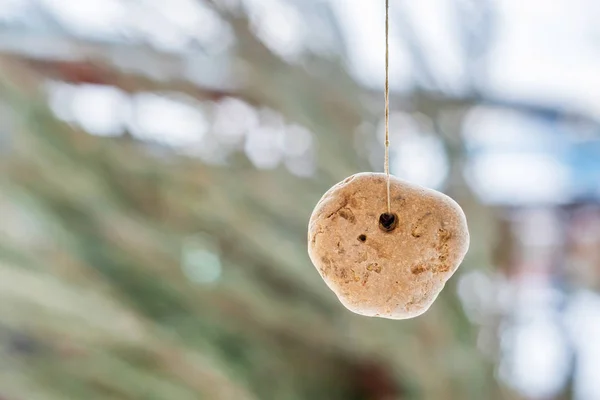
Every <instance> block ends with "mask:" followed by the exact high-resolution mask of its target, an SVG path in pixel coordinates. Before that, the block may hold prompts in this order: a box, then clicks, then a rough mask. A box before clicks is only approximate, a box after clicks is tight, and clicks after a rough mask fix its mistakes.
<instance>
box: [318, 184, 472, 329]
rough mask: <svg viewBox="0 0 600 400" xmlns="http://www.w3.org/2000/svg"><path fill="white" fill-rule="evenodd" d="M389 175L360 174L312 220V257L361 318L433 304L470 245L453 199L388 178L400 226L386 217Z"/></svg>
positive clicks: (330, 195)
mask: <svg viewBox="0 0 600 400" xmlns="http://www.w3.org/2000/svg"><path fill="white" fill-rule="evenodd" d="M386 179H387V178H386V176H385V174H381V173H360V174H356V175H353V176H351V177H349V178H347V179H345V180H344V181H342V182H340V183H338V184H337V185H335V186H334V187H332V188H331V189H329V191H327V193H325V194H324V195H323V197H322V198H321V200H320V201H319V203H318V204H317V206H316V207H315V210H314V211H313V214H312V216H311V218H310V223H309V228H308V252H309V255H310V258H311V260H312V262H313V264H314V265H315V267H316V268H317V270H318V271H319V273H320V274H321V276H322V277H323V279H324V280H325V282H326V283H327V285H328V286H329V288H330V289H331V290H332V291H333V292H334V293H335V294H336V295H337V296H338V298H339V300H340V301H341V302H342V304H343V305H344V306H345V307H346V308H348V309H349V310H350V311H353V312H355V313H357V314H361V315H365V316H371V317H382V318H389V319H407V318H413V317H416V316H418V315H420V314H422V313H424V312H425V311H427V309H428V308H429V307H430V306H431V304H433V302H434V301H435V299H436V298H437V296H438V295H439V293H440V292H441V290H442V289H443V288H444V285H445V283H446V281H447V280H448V279H450V277H451V276H452V275H453V274H454V272H455V271H456V269H457V268H458V266H459V265H460V263H461V262H462V260H463V258H464V256H465V254H466V252H467V250H468V248H469V231H468V228H467V221H466V218H465V214H464V213H463V211H462V209H461V208H460V206H459V205H458V204H457V203H456V202H455V201H454V200H452V199H451V198H450V197H448V196H446V195H444V194H442V193H440V192H437V191H435V190H430V189H426V188H422V187H420V186H417V185H414V184H411V183H408V182H405V181H403V180H400V179H398V178H396V177H394V176H392V177H391V182H390V193H391V211H392V213H395V214H396V215H397V217H398V225H397V227H396V228H395V229H394V230H393V231H391V232H385V231H384V230H383V229H381V228H380V226H379V217H380V215H381V214H382V213H385V212H387V194H386V193H387V186H386Z"/></svg>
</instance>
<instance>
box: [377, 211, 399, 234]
mask: <svg viewBox="0 0 600 400" xmlns="http://www.w3.org/2000/svg"><path fill="white" fill-rule="evenodd" d="M396 226H398V217H397V216H396V214H393V213H383V214H381V216H380V217H379V228H381V230H382V231H384V232H391V231H393V230H394V229H396Z"/></svg>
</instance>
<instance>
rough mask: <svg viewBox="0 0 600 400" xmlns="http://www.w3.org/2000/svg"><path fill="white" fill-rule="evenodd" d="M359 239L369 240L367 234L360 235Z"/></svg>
mask: <svg viewBox="0 0 600 400" xmlns="http://www.w3.org/2000/svg"><path fill="white" fill-rule="evenodd" d="M358 240H359V241H361V242H366V241H367V235H360V236H359V237H358Z"/></svg>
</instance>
